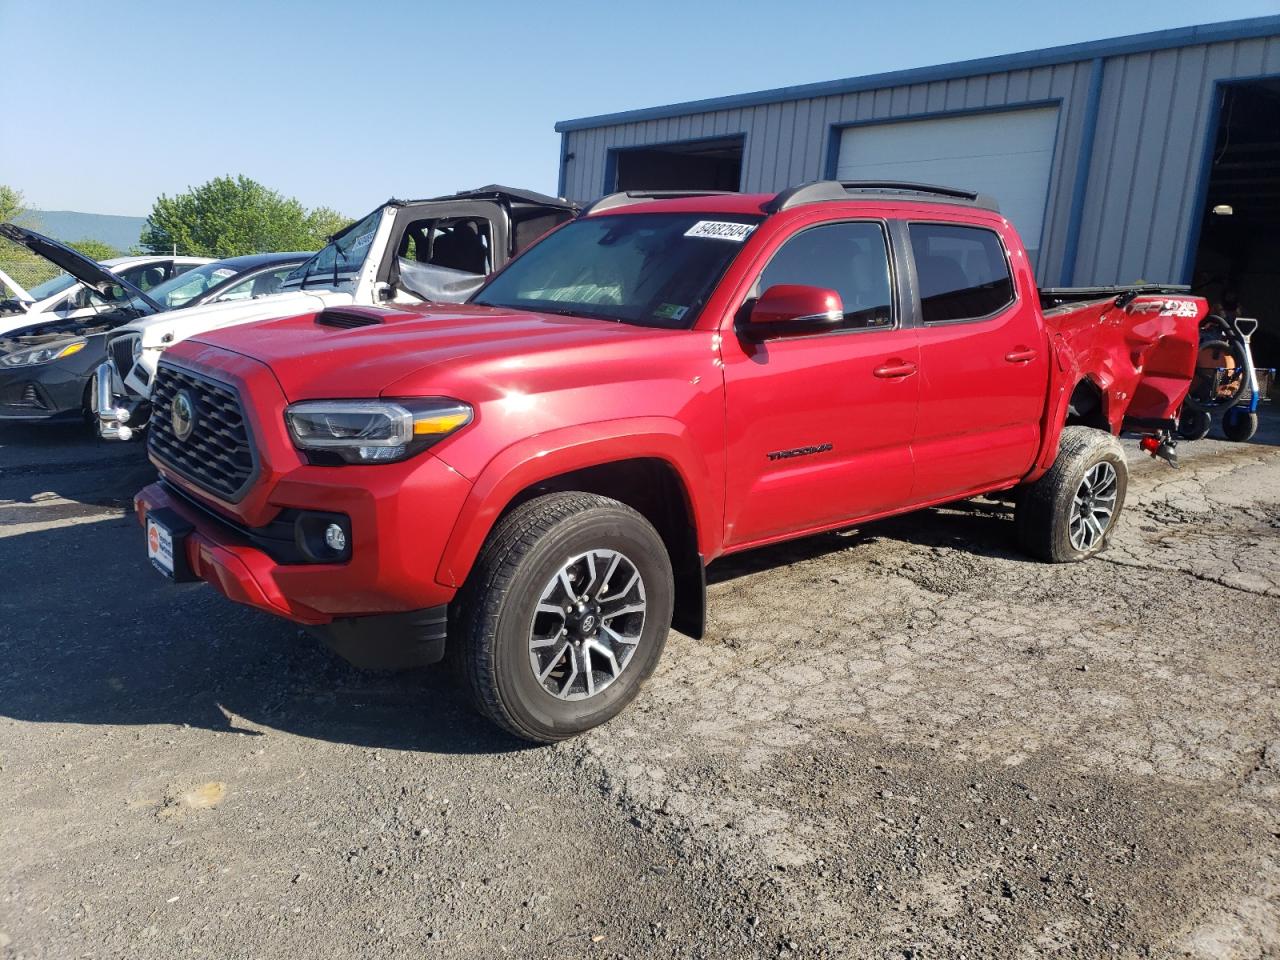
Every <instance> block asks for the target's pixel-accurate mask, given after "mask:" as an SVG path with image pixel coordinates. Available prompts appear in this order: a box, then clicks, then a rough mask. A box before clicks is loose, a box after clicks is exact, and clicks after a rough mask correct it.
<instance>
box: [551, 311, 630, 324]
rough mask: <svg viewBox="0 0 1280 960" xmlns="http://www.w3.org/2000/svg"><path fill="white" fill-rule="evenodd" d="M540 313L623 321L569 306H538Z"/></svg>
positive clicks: (615, 321) (614, 321)
mask: <svg viewBox="0 0 1280 960" xmlns="http://www.w3.org/2000/svg"><path fill="white" fill-rule="evenodd" d="M535 309H536V311H537V312H538V313H554V314H555V315H556V316H559V317H586V318H587V319H588V320H608V321H611V322H613V323H622V320H621V319H620V318H618V317H609V316H605V315H604V314H601V313H588V312H587V311H586V310H573V309H571V308H569V307H537V308H535Z"/></svg>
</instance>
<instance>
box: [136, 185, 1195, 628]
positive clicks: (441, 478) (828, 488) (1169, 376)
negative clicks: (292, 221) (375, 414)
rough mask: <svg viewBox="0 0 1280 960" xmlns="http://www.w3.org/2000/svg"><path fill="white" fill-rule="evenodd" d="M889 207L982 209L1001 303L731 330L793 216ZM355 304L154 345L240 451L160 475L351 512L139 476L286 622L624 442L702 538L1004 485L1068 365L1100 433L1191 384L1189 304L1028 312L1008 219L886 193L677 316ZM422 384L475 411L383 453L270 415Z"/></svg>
mask: <svg viewBox="0 0 1280 960" xmlns="http://www.w3.org/2000/svg"><path fill="white" fill-rule="evenodd" d="M769 199H771V198H770V197H761V196H745V195H734V196H726V197H696V198H686V199H677V200H666V201H658V202H655V203H649V204H637V205H635V206H631V207H623V208H621V209H617V210H612V211H610V213H611V214H615V215H627V214H631V213H640V212H644V211H645V210H655V209H665V210H672V211H675V210H682V211H696V212H706V213H712V214H714V213H716V212H722V213H758V212H759V211H760V209H761V204H762V203H764V202H766V201H767V200H769ZM905 219H929V220H934V221H938V220H944V221H951V222H957V223H974V224H979V225H983V226H987V227H990V228H992V229H994V230H996V231H997V232H998V233H999V234H1000V235H1001V237H1002V238H1003V240H1004V242H1005V246H1006V248H1007V250H1008V252H1009V256H1010V264H1011V267H1012V269H1013V274H1014V278H1015V284H1016V292H1017V302H1016V303H1014V304H1013V305H1012V306H1010V307H1009V308H1007V309H1005V310H1002V311H1000V312H999V313H998V314H996V315H994V316H992V317H989V318H986V319H984V320H980V321H967V322H961V323H955V324H943V325H937V326H933V327H927V326H921V325H919V324H916V323H912V322H905V319H906V318H908V316H909V311H908V310H906V309H905V305H900V312H899V315H900V316H901V317H903V318H904V323H903V324H902V325H901V327H900V328H899V329H875V330H866V331H854V332H847V333H841V334H823V335H816V336H807V337H793V338H784V339H775V340H769V341H766V342H764V343H750V342H746V341H745V340H743V339H741V338H739V337H738V335H737V334H736V332H735V326H734V324H735V320H736V318H737V317H738V316H739V315H740V313H741V310H742V307H743V304H744V302H745V301H746V300H747V298H748V297H749V296H750V294H751V290H752V287H753V284H754V283H755V280H756V278H757V276H758V274H759V271H760V270H761V268H762V267H763V265H764V264H765V263H766V262H767V261H768V259H769V257H770V256H771V255H772V253H773V252H774V251H775V250H776V249H777V248H778V247H779V246H780V245H781V244H782V243H783V242H784V241H785V240H786V239H787V238H789V237H790V236H792V235H793V234H794V233H795V232H796V231H797V230H799V229H802V228H804V227H806V226H809V225H812V224H816V223H821V222H827V221H832V220H880V221H885V222H889V221H895V220H905ZM901 253H902V252H901V251H899V254H900V255H901ZM372 312H374V313H376V314H377V316H378V317H379V319H380V321H381V322H380V323H379V324H377V325H374V326H366V327H357V328H353V329H336V328H331V327H325V326H321V325H318V324H317V323H316V322H315V317H314V316H303V317H294V318H288V319H281V320H274V321H267V322H264V323H259V324H253V325H248V326H242V327H234V328H228V329H226V330H223V331H217V332H213V333H208V334H204V335H202V336H200V337H198V338H195V339H192V340H188V341H186V342H184V343H182V344H179V345H177V346H175V347H174V348H173V349H171V350H170V351H169V352H168V358H169V359H170V360H171V361H173V362H176V363H179V364H182V365H185V366H188V367H191V368H192V369H194V370H196V371H198V372H202V373H205V374H206V375H208V376H212V377H214V378H215V379H218V380H221V381H224V382H226V383H229V384H230V385H232V386H233V387H234V388H235V389H236V390H237V391H239V393H240V395H241V397H242V405H243V407H244V408H245V411H246V416H247V419H248V420H249V423H250V428H251V432H252V436H253V442H254V444H255V447H256V450H257V456H258V462H259V470H260V473H259V476H258V478H257V480H256V482H255V483H254V485H253V487H252V488H251V490H250V491H249V493H248V495H247V496H246V497H245V498H244V500H242V501H241V502H239V503H237V504H231V503H226V502H218V501H216V500H213V499H212V498H210V497H209V496H208V495H207V494H204V493H202V492H201V491H200V490H198V489H195V488H193V487H191V486H190V485H189V484H186V483H184V482H183V481H181V480H180V479H178V478H176V477H167V478H166V479H167V481H168V482H170V483H173V484H176V485H178V486H181V487H183V488H184V489H185V490H187V491H188V492H189V493H190V494H191V495H192V496H194V497H196V498H197V499H203V500H204V501H206V502H208V503H209V504H210V506H211V507H212V508H213V509H214V510H215V511H219V512H221V513H222V514H224V515H225V516H227V517H228V518H229V519H232V520H234V521H236V522H238V523H240V524H243V525H245V526H249V527H258V526H262V525H265V524H267V523H268V522H269V521H271V520H272V519H273V518H274V517H275V516H276V515H277V514H278V513H279V512H280V511H281V510H283V509H285V508H291V507H292V508H298V509H311V510H323V511H334V512H340V513H344V514H346V515H347V516H349V517H350V518H351V529H352V541H353V542H352V559H351V560H350V561H349V562H347V563H345V564H311V565H307V564H295V565H289V564H277V563H275V562H274V561H272V560H270V559H269V558H268V557H267V556H266V555H265V554H263V553H261V552H260V551H258V550H256V549H255V548H254V547H252V546H251V545H249V544H248V543H247V542H245V541H244V540H243V539H237V537H236V536H235V534H234V531H233V530H231V528H229V527H226V526H223V525H221V524H219V523H217V522H215V521H210V520H209V518H208V517H207V516H205V515H202V514H201V511H200V510H198V509H195V508H193V507H191V506H190V505H189V504H187V503H185V502H182V501H180V500H179V498H176V497H171V496H170V495H169V494H168V493H167V492H166V491H165V489H164V488H163V487H161V486H159V485H156V486H152V487H148V488H147V489H146V490H144V491H143V492H142V493H141V494H139V497H138V504H137V505H138V512H139V516H140V518H141V517H142V516H144V515H145V513H146V512H147V511H148V510H152V509H158V508H160V507H167V508H169V509H172V510H175V511H176V512H178V513H179V514H181V515H183V516H185V517H186V518H187V519H189V520H190V521H191V522H192V523H193V525H194V526H195V531H196V532H195V533H194V534H193V535H192V536H191V537H190V538H189V541H188V560H189V562H190V564H191V566H192V569H193V570H194V571H195V572H196V573H197V575H198V576H200V577H202V578H204V579H206V580H208V581H209V582H211V583H213V584H214V585H215V586H216V587H217V588H218V589H220V590H221V591H222V592H224V593H226V594H227V595H228V596H229V597H231V598H232V599H235V600H238V601H240V602H244V603H248V604H251V605H253V606H256V607H259V608H261V609H264V610H269V611H271V612H273V613H277V614H280V615H283V616H288V617H290V618H292V619H295V620H298V621H300V622H304V623H324V622H327V621H328V620H331V619H332V618H334V617H338V616H348V615H364V614H375V613H384V612H395V611H405V610H412V609H416V608H421V607H426V606H432V605H438V604H442V603H447V602H448V601H449V600H451V599H452V597H453V595H454V592H455V590H456V588H457V587H459V586H460V585H461V584H462V582H463V580H464V579H465V578H466V576H467V574H468V572H469V571H470V568H471V565H472V563H473V562H474V559H475V557H476V555H477V553H478V552H479V550H480V547H481V545H482V544H483V542H484V540H485V538H486V536H487V535H488V533H489V531H490V529H491V528H492V526H493V524H494V522H495V521H496V520H497V518H498V517H499V516H500V514H501V513H502V511H503V510H504V509H505V508H506V507H507V505H508V504H510V503H511V502H512V500H513V499H514V498H516V497H517V496H518V495H520V494H521V492H522V491H524V490H527V489H528V488H530V487H531V486H533V485H534V484H537V483H539V482H541V481H545V480H547V479H549V478H552V477H556V476H558V475H561V474H563V473H566V472H568V471H572V470H577V469H581V468H584V467H591V466H596V465H599V464H603V463H611V462H616V461H620V460H630V459H636V458H649V459H656V460H661V461H663V462H664V463H666V464H667V465H668V466H669V467H670V468H671V469H672V471H673V472H674V474H675V476H676V477H677V478H678V479H679V481H680V483H681V484H682V485H683V488H684V491H685V496H686V498H687V506H688V508H689V515H690V517H691V519H692V521H693V525H694V527H695V530H696V536H697V545H698V550H699V552H700V553H701V554H702V556H703V558H704V559H705V560H711V559H713V558H714V557H716V556H719V555H722V554H724V553H727V552H730V551H733V550H740V549H745V548H747V547H750V546H754V545H757V544H761V543H767V542H770V541H773V540H778V539H783V538H786V537H790V536H796V535H800V534H803V533H807V532H813V531H816V530H821V529H829V528H833V527H838V526H844V525H848V524H851V523H854V522H858V521H861V520H864V519H869V518H874V517H879V516H885V515H888V514H891V513H898V512H903V511H906V510H910V509H914V508H917V507H920V506H925V505H929V504H932V503H937V502H944V501H946V500H948V499H955V498H957V497H961V496H966V495H972V494H975V493H979V492H984V491H989V490H995V489H1001V488H1007V487H1009V486H1012V485H1014V484H1016V483H1018V482H1020V481H1022V480H1026V479H1033V478H1034V477H1035V476H1037V475H1038V474H1039V473H1040V472H1042V471H1043V470H1044V469H1046V468H1047V466H1048V464H1050V463H1051V462H1052V460H1053V457H1054V455H1055V454H1056V451H1057V444H1058V436H1059V432H1060V430H1061V426H1062V423H1063V421H1064V420H1065V416H1066V407H1067V403H1068V400H1069V398H1070V396H1071V393H1072V391H1073V390H1074V389H1075V387H1076V385H1077V384H1079V383H1080V382H1081V381H1082V380H1085V379H1088V380H1089V381H1091V382H1092V383H1093V384H1094V385H1095V386H1096V387H1097V388H1098V390H1099V391H1100V392H1101V394H1102V396H1103V397H1104V412H1105V416H1106V418H1107V422H1108V423H1110V424H1111V426H1112V428H1113V429H1114V430H1118V429H1119V427H1120V425H1121V421H1122V419H1123V418H1124V416H1125V414H1126V412H1127V413H1128V414H1129V415H1130V416H1138V417H1144V418H1153V419H1168V418H1170V417H1172V416H1173V415H1174V413H1175V411H1176V410H1177V408H1178V406H1179V405H1180V404H1181V401H1182V399H1183V397H1184V396H1185V393H1186V390H1187V388H1188V386H1189V384H1190V379H1191V374H1192V370H1193V367H1194V362H1195V346H1196V340H1197V336H1196V325H1197V320H1198V319H1199V317H1200V316H1202V315H1203V313H1204V304H1203V301H1199V300H1195V299H1193V298H1175V297H1143V298H1139V299H1138V300H1136V301H1135V302H1134V303H1132V304H1130V305H1129V307H1128V308H1125V309H1121V308H1117V307H1115V306H1114V302H1113V301H1112V300H1107V301H1099V302H1096V303H1092V304H1088V305H1084V306H1081V307H1077V308H1075V309H1071V310H1060V311H1055V312H1052V313H1051V314H1050V315H1049V316H1048V317H1046V316H1045V315H1044V314H1042V313H1041V310H1040V307H1039V299H1038V294H1037V291H1036V288H1035V284H1034V280H1033V278H1032V274H1031V270H1030V269H1029V266H1028V264H1027V259H1026V253H1025V251H1024V250H1023V247H1022V245H1021V243H1020V242H1019V240H1018V238H1017V236H1016V234H1015V233H1014V231H1013V229H1012V228H1011V227H1010V226H1009V225H1008V224H1007V222H1005V221H1004V220H1003V218H1001V217H1000V216H999V215H998V214H994V213H990V212H987V211H981V210H974V209H968V208H962V207H957V206H946V205H940V204H928V203H921V202H910V201H905V200H904V201H900V202H899V201H894V202H885V201H879V202H870V201H856V202H855V201H850V202H848V203H821V204H811V205H807V206H800V207H797V208H795V209H792V210H788V211H785V212H782V213H778V214H775V215H772V216H770V217H768V218H767V219H765V221H764V222H763V223H762V224H761V226H760V227H759V228H758V229H756V230H755V232H754V233H753V234H752V235H751V236H750V237H749V238H748V239H747V240H746V242H745V243H744V244H743V248H742V250H741V251H740V252H739V254H738V256H737V257H736V258H735V259H734V260H733V261H732V263H731V264H730V266H729V268H728V270H727V271H726V273H725V275H724V277H723V278H722V280H721V282H720V283H719V284H718V286H717V287H716V289H715V291H714V292H713V293H712V294H711V296H710V298H709V299H708V301H707V303H706V305H705V307H704V308H703V310H702V312H701V313H700V315H699V318H698V320H697V322H696V324H695V326H694V328H693V329H691V330H662V329H652V328H645V327H637V326H631V325H627V324H621V323H611V322H606V321H599V320H591V319H582V318H574V317H562V316H549V315H542V314H533V313H525V312H519V311H511V310H499V309H494V308H487V307H477V306H434V307H429V306H425V305H424V306H422V307H415V308H411V309H399V310H391V309H386V310H376V311H372ZM1179 314H1181V315H1179ZM886 371H887V373H886ZM432 396H441V397H452V398H456V399H459V400H464V401H465V402H467V403H469V404H470V405H471V406H472V407H473V409H474V411H475V416H474V419H473V421H472V423H471V424H470V425H468V426H467V427H465V428H463V429H462V430H461V431H459V432H458V433H457V434H455V435H453V436H451V437H448V438H447V439H445V440H444V441H442V442H440V443H439V444H438V445H436V446H435V447H433V448H432V449H431V450H430V451H429V452H427V453H424V454H420V455H418V456H416V457H413V458H411V459H409V460H407V461H404V462H402V463H397V464H381V465H365V466H354V465H348V466H340V467H321V466H314V465H310V464H308V463H306V462H305V461H304V460H303V458H302V457H301V456H300V455H299V453H298V452H297V451H296V450H295V449H294V447H293V445H292V443H291V441H290V439H289V435H288V432H287V430H286V427H285V422H284V415H283V414H284V409H285V407H286V406H287V405H288V404H289V403H292V402H296V401H299V400H307V399H340V398H370V397H384V398H409V397H432ZM161 472H162V474H163V473H164V470H163V468H161Z"/></svg>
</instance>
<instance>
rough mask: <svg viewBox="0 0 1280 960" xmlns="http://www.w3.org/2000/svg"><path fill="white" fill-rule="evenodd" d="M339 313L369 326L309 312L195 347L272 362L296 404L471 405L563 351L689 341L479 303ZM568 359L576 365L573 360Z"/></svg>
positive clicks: (208, 338) (207, 338) (672, 333)
mask: <svg viewBox="0 0 1280 960" xmlns="http://www.w3.org/2000/svg"><path fill="white" fill-rule="evenodd" d="M334 312H336V313H338V314H339V316H340V318H362V319H365V320H371V321H372V322H369V323H368V325H367V326H354V327H341V326H331V325H329V322H328V321H329V317H327V316H326V314H323V313H322V314H309V315H306V316H299V317H290V318H288V319H283V320H273V321H270V322H266V323H260V324H257V325H255V326H254V327H252V328H251V329H241V330H226V331H218V332H213V333H207V334H202V335H200V336H199V337H196V338H194V340H195V341H196V342H198V343H203V344H207V345H209V346H213V347H219V348H221V349H223V350H229V351H232V352H234V353H239V354H241V355H243V356H246V357H249V358H251V359H254V360H258V361H260V362H262V363H265V364H266V365H267V366H269V367H270V368H271V370H272V372H273V373H274V374H275V376H276V379H277V380H278V381H279V382H280V385H281V387H282V388H283V389H284V393H285V396H286V397H288V398H289V400H290V401H291V402H296V401H298V400H314V399H324V398H335V397H339V398H367V397H377V396H386V397H396V396H424V395H427V394H429V393H431V392H436V391H442V390H443V391H446V392H447V390H448V389H449V388H450V387H451V386H453V385H454V384H456V383H457V381H458V379H459V377H460V378H461V379H462V380H465V381H466V382H467V384H468V386H469V387H470V388H471V389H470V392H471V394H472V397H469V398H468V399H471V398H474V399H477V400H478V399H483V397H481V396H475V393H476V392H477V391H479V392H480V393H483V394H488V393H501V392H502V388H503V385H504V384H503V381H504V380H505V379H506V376H504V373H510V372H514V371H518V370H519V369H521V368H530V367H534V366H539V367H545V366H546V365H548V364H549V365H553V366H554V365H557V364H558V362H559V358H558V357H557V355H558V354H561V353H562V352H564V351H572V352H577V351H579V350H580V349H581V348H584V347H586V348H601V347H606V348H607V347H608V346H610V345H613V346H615V347H618V348H621V351H619V350H616V349H615V350H613V351H609V350H607V349H606V350H604V351H601V352H600V353H597V354H596V356H598V357H604V356H613V357H617V356H619V355H620V353H625V352H626V351H627V350H629V349H631V348H634V347H635V346H637V345H638V343H639V342H641V341H645V340H653V339H656V338H667V339H670V338H674V337H679V336H680V335H681V334H684V333H685V331H678V330H661V329H655V328H652V327H638V326H633V325H631V324H626V323H614V322H611V321H605V320H592V319H589V318H585V317H567V316H559V315H555V314H542V313H527V312H524V311H519V310H508V309H505V308H498V307H481V306H472V305H443V304H431V305H426V304H424V305H422V306H421V307H417V306H415V307H408V308H405V309H400V310H392V309H388V308H380V307H344V308H342V309H341V310H340V311H331V312H330V315H332V313H334ZM565 361H566V362H570V361H569V358H568V357H567V356H566V357H565ZM579 362H580V361H579Z"/></svg>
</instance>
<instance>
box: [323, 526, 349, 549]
mask: <svg viewBox="0 0 1280 960" xmlns="http://www.w3.org/2000/svg"><path fill="white" fill-rule="evenodd" d="M324 542H325V543H326V544H327V545H328V547H329V549H330V550H332V551H333V552H334V553H342V552H343V551H344V550H346V549H347V534H346V532H345V531H344V530H343V529H342V527H340V526H338V525H337V524H336V523H331V524H329V525H328V526H327V527H325V528H324Z"/></svg>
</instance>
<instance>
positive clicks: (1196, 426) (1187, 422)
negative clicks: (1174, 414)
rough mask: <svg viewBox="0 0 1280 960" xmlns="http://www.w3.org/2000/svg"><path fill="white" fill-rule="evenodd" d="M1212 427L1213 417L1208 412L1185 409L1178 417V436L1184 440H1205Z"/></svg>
mask: <svg viewBox="0 0 1280 960" xmlns="http://www.w3.org/2000/svg"><path fill="white" fill-rule="evenodd" d="M1212 425H1213V417H1212V415H1211V414H1210V413H1209V412H1208V411H1207V410H1198V409H1196V408H1194V407H1183V408H1182V413H1180V414H1179V415H1178V436H1180V437H1181V438H1182V439H1183V440H1203V439H1204V438H1205V437H1207V436H1208V435H1209V428H1210V427H1211V426H1212Z"/></svg>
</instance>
